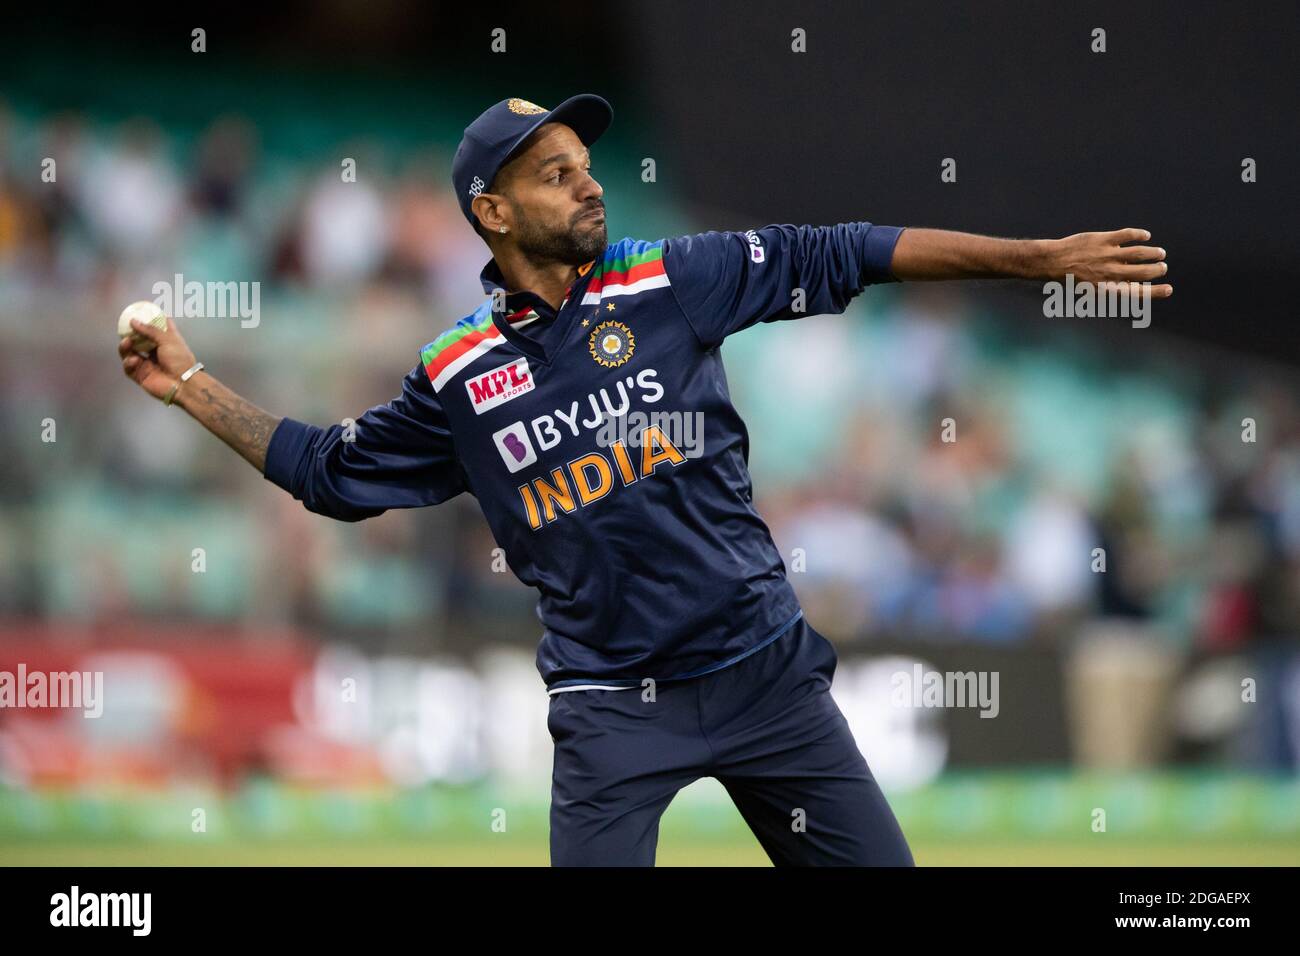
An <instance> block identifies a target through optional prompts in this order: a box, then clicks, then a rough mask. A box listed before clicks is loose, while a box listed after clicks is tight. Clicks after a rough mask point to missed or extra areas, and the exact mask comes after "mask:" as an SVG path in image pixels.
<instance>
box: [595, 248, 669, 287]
mask: <svg viewBox="0 0 1300 956" xmlns="http://www.w3.org/2000/svg"><path fill="white" fill-rule="evenodd" d="M663 258H664V240H663V239H654V240H647V239H632V238H630V237H628V238H623V239H620V240H619V241H618V242H611V243H610V244H609V245H608V246H606V247H605V255H604V258H603V259H601V261H600V263H599V264H598V272H597V274H596V275H595V276H594V277H593V278H592V285H593V286H595V290H597V291H598V290H600V289H605V290H608V289H611V288H618V287H629V286H632V285H637V286H638V287H643V286H644V284H645V283H647V282H654V283H655V284H658V285H666V284H667V276H666V275H665V273H664V263H663Z"/></svg>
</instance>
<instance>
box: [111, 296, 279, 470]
mask: <svg viewBox="0 0 1300 956" xmlns="http://www.w3.org/2000/svg"><path fill="white" fill-rule="evenodd" d="M131 327H132V328H133V329H135V330H136V331H137V332H139V333H140V334H141V335H143V336H146V337H147V338H149V339H150V340H151V341H152V342H153V343H154V344H155V348H154V349H153V351H151V352H150V353H149V354H148V355H141V354H139V353H137V352H136V351H135V350H134V349H133V348H132V347H131V340H130V339H129V338H124V339H122V341H121V342H119V343H118V346H117V352H118V355H120V356H121V357H122V370H123V371H124V372H126V374H127V377H128V378H130V379H131V380H132V381H134V382H135V383H136V384H137V385H139V386H140V387H141V388H143V389H144V390H145V391H146V392H148V393H149V394H150V395H152V396H153V397H154V398H157V399H162V398H164V397H165V396H166V395H167V393H168V392H169V391H170V390H171V388H172V386H173V385H175V384H176V383H177V382H178V381H179V380H180V377H181V375H182V374H184V373H185V371H186V370H188V369H189V368H191V367H192V366H193V365H194V363H195V358H194V353H193V352H191V351H190V347H189V346H188V345H186V344H185V339H183V338H182V337H181V333H180V330H179V329H177V328H176V322H175V320H173V321H171V322H168V323H167V331H165V332H163V331H160V330H158V329H156V328H154V327H153V326H152V325H145V324H144V323H142V322H138V321H133V322H132V323H131ZM172 401H173V403H174V404H176V405H179V406H181V408H183V409H185V411H187V412H189V414H190V415H191V416H192V417H193V418H194V419H195V420H196V421H197V422H198V423H199V424H200V425H202V426H203V427H204V428H206V429H207V430H208V431H210V432H212V434H214V435H216V436H217V437H218V438H220V439H221V440H222V441H223V442H225V443H226V444H227V445H229V446H230V447H231V448H233V449H234V450H235V451H237V452H238V453H239V454H240V455H241V456H242V457H243V458H244V460H245V461H247V462H248V463H249V464H250V465H252V466H253V467H254V468H256V469H257V470H258V471H260V472H265V471H266V449H267V446H268V445H270V443H271V435H272V433H273V432H274V431H275V427H276V426H277V425H279V424H280V418H279V416H276V415H270V414H268V413H267V412H264V411H262V409H260V408H258V407H257V406H256V405H254V404H253V403H252V402H249V401H246V400H245V399H243V398H240V397H239V396H238V395H236V394H235V393H234V392H232V391H231V390H230V389H228V388H227V387H226V386H224V385H222V384H221V383H220V382H219V381H217V380H216V379H215V378H213V377H212V376H211V375H209V374H208V373H207V372H206V371H199V372H196V373H195V374H194V375H193V376H192V377H191V378H190V380H189V381H187V382H186V383H185V384H184V385H182V386H181V387H180V389H179V390H178V391H177V392H176V395H175V397H174V398H173V400H172Z"/></svg>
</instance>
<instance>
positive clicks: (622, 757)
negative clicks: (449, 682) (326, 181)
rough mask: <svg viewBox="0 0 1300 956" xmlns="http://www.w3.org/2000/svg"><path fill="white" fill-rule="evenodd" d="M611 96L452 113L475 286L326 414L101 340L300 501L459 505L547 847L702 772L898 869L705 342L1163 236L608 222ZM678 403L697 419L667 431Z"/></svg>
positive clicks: (759, 805) (1087, 276)
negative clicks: (534, 701) (525, 660)
mask: <svg viewBox="0 0 1300 956" xmlns="http://www.w3.org/2000/svg"><path fill="white" fill-rule="evenodd" d="M612 117H613V112H612V110H611V108H610V106H609V104H608V103H607V102H606V101H605V100H604V99H602V98H601V97H599V96H594V95H590V94H583V95H579V96H574V97H572V98H570V99H568V100H565V101H564V102H563V103H561V104H560V105H559V106H557V107H556V108H555V109H550V110H548V109H546V108H544V107H541V106H538V105H536V104H534V103H532V102H529V101H528V100H524V99H519V98H510V99H506V100H503V101H501V102H500V103H497V104H496V105H495V106H493V107H491V108H490V109H488V110H487V111H486V112H484V113H483V114H482V115H481V116H479V117H478V118H477V119H476V120H474V122H473V123H471V124H470V125H469V127H468V128H466V130H465V135H464V138H463V139H462V140H461V143H460V147H459V149H458V150H457V152H456V155H455V159H454V161H453V168H452V184H453V187H454V189H455V192H456V198H457V200H458V201H459V203H460V208H461V210H462V211H463V212H464V215H465V219H466V220H467V221H468V223H469V224H470V226H472V227H473V228H474V229H475V230H476V231H477V232H478V234H479V235H480V236H481V237H482V239H483V240H484V242H485V243H486V244H487V246H488V249H489V250H490V251H491V259H490V260H489V261H488V263H487V265H486V266H485V267H484V269H483V271H482V274H481V279H482V283H483V289H484V291H485V292H486V293H488V297H487V298H486V299H485V300H484V301H483V303H482V305H480V306H479V307H478V308H477V309H476V310H475V311H474V312H473V314H471V315H468V316H466V317H465V318H462V319H461V320H460V321H458V322H456V323H455V324H454V325H452V326H451V327H450V328H448V329H447V330H446V331H443V332H441V333H440V334H437V335H436V336H434V337H433V338H432V340H431V341H430V342H429V343H428V344H427V345H426V346H424V348H423V349H422V350H421V351H420V357H419V361H418V363H416V365H415V367H414V368H413V369H412V370H411V371H410V372H409V373H408V374H407V375H406V377H405V379H404V380H403V381H402V384H401V394H400V395H398V396H397V397H396V398H394V399H393V400H392V401H390V402H388V403H387V404H385V405H379V406H376V407H374V408H371V409H370V410H369V411H367V412H365V413H364V414H363V415H361V416H360V417H359V418H358V419H356V422H355V433H354V434H349V433H348V432H346V431H345V429H344V427H343V426H342V425H331V426H329V427H323V428H322V427H317V426H314V425H309V424H305V423H303V422H300V421H296V420H294V419H292V418H280V417H278V416H274V415H270V414H268V413H267V412H264V411H262V410H261V409H260V408H257V407H256V406H254V405H252V404H251V403H249V402H248V401H246V400H245V399H243V398H241V397H240V396H239V395H236V394H235V393H234V392H232V391H231V390H230V389H229V388H227V387H226V386H224V385H222V384H221V382H220V381H218V379H217V378H216V377H215V376H214V375H213V374H212V373H211V372H210V371H208V370H206V369H203V368H201V363H199V362H197V361H196V359H195V356H194V354H193V353H192V352H191V351H190V349H189V347H188V346H187V345H186V344H185V341H184V339H183V338H182V336H181V333H180V330H179V329H178V328H177V325H176V323H175V322H172V323H170V324H169V328H168V329H167V330H166V331H163V332H160V331H158V330H157V329H155V328H153V327H150V326H144V325H142V324H139V323H137V324H136V325H135V328H136V331H138V332H139V333H140V334H141V335H144V336H146V337H148V338H149V339H151V340H152V341H153V342H154V343H156V345H157V348H156V349H155V350H154V351H153V352H151V353H150V354H148V355H141V354H137V353H136V352H135V351H134V350H133V349H132V347H131V345H130V341H129V339H124V340H123V342H122V344H121V346H120V348H119V354H120V355H121V359H122V367H123V370H124V371H125V372H126V374H127V375H128V376H129V377H130V378H132V379H133V380H134V381H135V382H137V383H138V384H139V385H140V386H141V387H143V388H144V389H145V391H147V392H148V393H149V394H150V395H153V396H154V397H156V398H159V399H162V400H164V401H165V402H167V403H168V404H173V403H174V404H176V405H179V406H180V407H181V408H183V409H185V411H186V412H187V413H189V414H190V415H191V416H193V417H194V418H195V419H196V420H197V421H198V422H199V423H200V424H202V425H203V426H204V427H205V428H207V429H208V430H209V431H211V432H212V433H213V434H214V435H216V436H217V437H218V438H220V439H221V440H222V441H224V442H225V443H226V444H228V445H229V446H230V447H231V448H233V449H234V450H235V451H236V452H238V453H239V454H240V455H242V456H243V457H244V458H245V459H246V460H247V461H248V462H249V463H250V464H252V465H253V467H255V468H257V469H258V470H259V471H261V472H262V473H263V474H264V475H265V477H266V478H267V479H268V480H269V481H271V482H274V483H275V484H276V485H278V486H280V487H281V488H283V489H284V490H285V491H288V492H289V493H290V494H292V495H293V496H294V497H295V498H297V499H298V500H300V501H302V503H303V505H304V506H305V507H306V508H307V509H309V510H310V511H313V512H315V513H317V514H321V515H325V516H327V517H331V518H336V519H338V520H342V521H359V520H361V519H363V518H368V517H371V516H373V515H378V514H380V513H382V512H384V511H385V510H387V509H390V508H418V507H423V506H425V505H435V504H438V503H440V502H443V501H446V500H448V499H449V498H452V497H453V496H455V495H458V494H460V493H461V492H469V493H470V494H472V495H474V497H475V498H477V499H478V503H479V506H480V507H481V508H482V510H483V513H484V515H485V516H486V518H487V522H488V524H489V526H490V527H491V530H492V533H493V536H494V537H495V539H496V541H497V543H498V544H499V545H500V546H501V547H502V548H503V549H504V552H505V555H506V559H507V561H508V563H509V565H510V568H511V569H512V570H513V571H514V573H515V574H516V575H517V576H518V577H519V579H520V580H521V581H523V582H524V583H525V584H528V585H530V586H532V587H534V588H536V589H537V591H538V593H539V595H540V600H539V603H538V606H537V611H538V616H539V617H540V619H541V621H542V624H543V631H542V636H541V641H540V645H539V647H538V651H537V667H538V670H539V671H540V673H541V676H542V679H543V680H544V681H545V684H546V688H547V692H548V693H549V695H550V713H549V717H548V728H549V730H550V733H551V736H552V739H553V741H554V744H555V761H554V774H553V782H552V792H551V818H550V823H551V862H552V864H553V865H653V864H654V860H655V846H656V843H657V840H658V834H659V819H660V816H661V815H662V813H663V811H664V810H665V808H666V807H667V806H668V804H669V802H670V801H671V800H672V798H673V796H674V795H675V794H676V793H677V792H678V790H680V789H681V788H682V787H685V786H687V785H688V784H690V783H691V782H692V781H694V780H697V779H699V778H700V777H704V776H710V777H715V778H717V779H718V780H719V781H720V782H721V783H722V785H723V786H724V787H725V788H726V790H727V792H728V793H729V794H730V796H731V797H732V799H733V800H734V801H735V804H736V806H737V808H738V809H739V810H740V813H741V814H742V815H743V816H744V819H745V821H746V822H747V823H748V824H749V826H750V827H751V829H752V830H753V831H754V834H755V835H756V836H757V838H758V840H759V842H760V843H761V844H762V846H763V848H764V850H766V852H767V853H768V855H769V857H770V858H771V859H772V861H773V862H774V863H775V864H777V865H888V866H909V865H911V864H912V862H913V861H912V855H911V852H910V850H909V849H908V845H907V842H906V840H905V839H904V837H903V834H902V832H901V831H900V829H899V826H898V823H897V822H896V820H895V818H894V815H893V813H892V812H891V810H890V808H889V805H888V804H887V803H886V801H885V799H884V797H883V796H882V794H881V791H880V788H879V787H878V786H877V784H876V782H875V780H874V779H873V777H872V774H871V771H870V770H869V769H868V766H867V763H866V761H865V760H864V759H863V756H862V754H861V753H860V752H859V750H858V747H857V745H856V743H855V742H854V739H853V736H852V734H851V733H850V731H849V728H848V725H847V723H846V721H845V719H844V717H843V715H842V714H841V713H840V710H839V708H838V707H837V706H836V704H835V701H834V700H833V699H832V697H831V694H830V686H831V678H832V675H833V674H834V672H835V666H836V653H835V650H834V648H833V647H832V645H831V644H830V643H829V642H828V641H827V640H826V639H825V638H824V637H822V636H821V635H820V634H818V633H817V631H815V630H814V629H813V628H812V626H811V625H810V624H809V622H808V621H807V620H805V618H804V616H803V612H802V611H801V610H800V607H799V601H798V598H797V597H796V596H795V592H794V589H793V588H792V587H791V585H790V582H789V580H788V579H787V577H786V571H785V565H784V563H783V562H782V559H781V555H780V554H779V553H778V551H777V548H776V546H775V544H774V543H773V541H772V537H771V534H770V533H769V531H768V529H767V526H766V525H765V524H764V522H763V519H762V518H761V517H760V516H759V514H758V512H757V510H756V509H755V508H754V505H753V500H752V498H753V492H752V488H751V481H750V476H749V472H748V467H747V462H748V454H749V433H748V431H747V430H746V428H745V424H744V422H742V421H741V419H740V416H739V415H738V414H737V413H736V410H735V408H734V407H733V406H732V403H731V399H730V397H729V395H728V389H727V379H726V374H725V372H724V370H723V363H722V354H721V346H722V343H723V341H724V340H725V339H726V338H727V336H729V335H731V334H732V333H733V332H738V331H740V330H741V329H745V328H748V327H749V326H751V325H754V324H755V323H757V322H773V321H777V320H786V319H797V318H802V317H805V316H814V315H820V314H826V313H836V314H838V313H842V312H844V310H845V309H846V308H847V306H848V304H849V302H850V300H852V299H853V297H854V296H856V295H858V294H859V293H860V292H862V290H863V289H864V288H865V287H866V286H868V285H870V284H872V283H877V282H895V281H900V280H902V281H910V280H926V279H963V278H975V277H1011V278H1020V279H1030V280H1035V281H1040V282H1042V281H1048V280H1063V279H1064V277H1065V276H1066V274H1072V275H1073V276H1074V278H1075V281H1076V282H1080V283H1097V284H1102V283H1119V284H1121V287H1122V288H1124V289H1126V290H1129V289H1131V288H1133V287H1134V286H1133V285H1132V284H1136V283H1146V284H1147V288H1148V289H1149V294H1150V295H1151V296H1153V297H1156V298H1161V297H1165V296H1168V295H1170V294H1171V293H1172V289H1171V287H1170V286H1168V285H1164V284H1157V285H1150V283H1151V280H1156V279H1160V278H1161V277H1163V276H1164V275H1165V273H1166V271H1167V267H1166V264H1165V263H1164V262H1163V261H1162V260H1163V259H1164V258H1165V253H1164V250H1163V249H1160V248H1157V247H1155V246H1151V245H1144V244H1140V243H1145V242H1147V241H1148V240H1149V239H1150V234H1149V233H1148V232H1146V231H1145V230H1142V229H1119V230H1116V231H1114V232H1094V233H1081V234H1078V235H1072V236H1068V237H1066V238H1064V239H1056V240H1023V239H994V238H988V237H984V236H977V235H968V234H963V233H957V232H947V231H940V230H934V229H919V228H898V227H894V226H881V225H873V224H872V223H869V222H846V223H841V224H839V225H834V226H820V227H817V226H794V225H771V226H767V227H765V228H760V229H752V230H749V231H747V232H705V233H701V234H698V235H687V236H680V237H678V238H672V239H659V240H655V241H645V240H640V239H631V238H625V239H620V240H619V241H617V242H613V243H611V242H609V241H608V237H607V231H606V230H607V227H606V221H605V206H604V202H603V199H602V193H603V191H602V189H601V186H600V184H599V183H598V182H597V181H596V179H595V177H594V176H593V170H592V163H591V152H590V147H591V145H592V144H593V143H595V142H596V140H597V139H598V138H599V137H600V136H601V134H602V133H604V131H605V130H606V129H607V127H608V126H609V124H610V121H611V119H612ZM1134 243H1139V244H1134ZM432 331H434V330H432V329H431V332H432ZM770 387H772V388H777V389H779V388H781V387H782V385H781V382H779V381H773V382H771V383H770ZM697 421H698V422H700V423H702V429H701V430H702V434H699V435H695V436H687V435H685V434H684V428H681V427H675V423H677V422H682V423H685V422H697ZM688 439H690V440H689V441H688Z"/></svg>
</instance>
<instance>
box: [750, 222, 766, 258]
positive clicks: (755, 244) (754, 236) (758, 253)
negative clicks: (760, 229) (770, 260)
mask: <svg viewBox="0 0 1300 956" xmlns="http://www.w3.org/2000/svg"><path fill="white" fill-rule="evenodd" d="M745 239H746V240H748V241H749V258H751V259H753V260H754V261H755V262H762V261H763V260H764V259H766V258H767V255H766V253H764V252H763V240H761V239H759V238H758V233H756V232H755V231H754V230H753V229H750V230H749V231H747V232H746V233H745Z"/></svg>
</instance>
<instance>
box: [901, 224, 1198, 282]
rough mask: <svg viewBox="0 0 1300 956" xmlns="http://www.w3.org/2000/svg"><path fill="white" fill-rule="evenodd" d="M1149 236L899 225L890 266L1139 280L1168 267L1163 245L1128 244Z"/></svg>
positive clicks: (961, 275)
mask: <svg viewBox="0 0 1300 956" xmlns="http://www.w3.org/2000/svg"><path fill="white" fill-rule="evenodd" d="M1150 239H1151V233H1150V232H1148V231H1147V230H1145V229H1117V230H1115V231H1114V232H1081V233H1078V234H1076V235H1073V236H1066V237H1065V238H1064V239H994V238H991V237H989V236H976V235H971V234H969V233H964V232H949V231H947V230H943V229H914V228H908V229H905V230H903V234H902V235H901V236H899V237H898V243H897V245H895V246H894V257H893V260H892V262H891V263H890V271H891V272H892V273H893V275H894V277H895V278H897V279H902V280H903V281H913V280H926V279H999V278H1005V279H1033V280H1036V281H1040V282H1051V281H1061V280H1063V279H1064V278H1065V277H1066V275H1067V274H1068V275H1073V276H1074V278H1075V281H1076V282H1080V283H1102V284H1110V283H1120V284H1127V283H1135V282H1137V283H1140V282H1151V281H1152V280H1155V279H1159V278H1161V277H1163V276H1164V275H1165V273H1167V272H1168V271H1169V266H1168V264H1167V263H1166V262H1165V261H1164V258H1165V250H1164V249H1161V248H1159V247H1157V246H1148V245H1126V243H1144V242H1147V241H1149V240H1150ZM1173 292H1174V287H1173V286H1172V285H1169V284H1160V285H1153V286H1152V287H1151V295H1152V297H1154V298H1161V299H1162V298H1167V297H1168V296H1171V295H1173Z"/></svg>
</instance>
